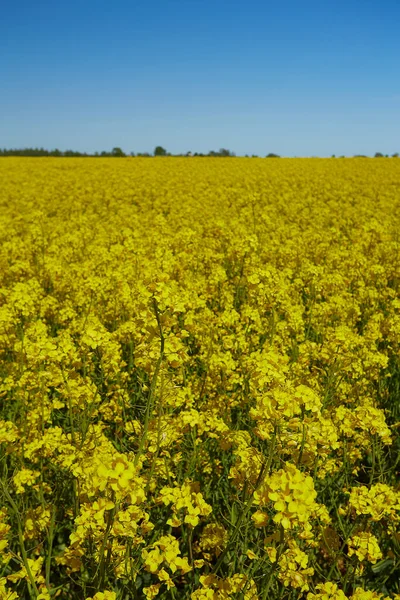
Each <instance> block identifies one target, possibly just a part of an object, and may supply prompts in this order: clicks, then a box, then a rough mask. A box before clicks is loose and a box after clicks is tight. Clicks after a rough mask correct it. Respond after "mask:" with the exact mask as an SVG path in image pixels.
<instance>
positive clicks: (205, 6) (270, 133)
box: [0, 0, 400, 156]
mask: <svg viewBox="0 0 400 600" xmlns="http://www.w3.org/2000/svg"><path fill="white" fill-rule="evenodd" d="M399 31H400V1H399V0H381V1H379V0H327V1H325V0H280V1H276V0H275V1H274V2H270V1H268V0H247V2H244V1H243V0H241V1H237V0H154V1H150V0H147V1H144V0H140V1H138V0H127V1H125V0H114V1H107V2H104V1H103V0H80V1H76V0H68V2H66V1H64V0H52V1H51V2H50V1H49V0H37V1H32V0H29V1H28V0H2V2H1V9H0V147H24V146H44V147H46V148H55V147H58V148H60V149H61V150H65V149H68V148H72V149H77V150H87V151H95V150H98V151H100V150H104V149H106V150H107V149H111V148H112V147H114V146H120V147H122V148H123V150H125V151H126V152H130V151H135V152H137V151H150V152H151V151H152V150H153V148H154V146H155V145H158V144H160V145H162V146H164V147H166V148H167V150H169V151H171V152H186V151H188V150H192V151H195V150H197V151H200V152H207V151H209V150H211V149H215V150H217V149H219V148H220V147H225V148H229V149H231V150H233V151H235V152H236V153H237V154H245V153H256V154H260V155H265V154H266V153H268V152H277V153H279V154H282V155H289V156H294V155H297V156H309V155H320V156H329V155H331V154H346V155H349V154H350V155H351V154H355V153H365V154H373V153H375V152H376V151H379V152H383V153H389V154H392V153H393V152H395V151H399V152H400V34H399Z"/></svg>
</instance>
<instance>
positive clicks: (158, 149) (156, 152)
mask: <svg viewBox="0 0 400 600" xmlns="http://www.w3.org/2000/svg"><path fill="white" fill-rule="evenodd" d="M154 156H167V151H166V149H165V148H163V147H162V146H156V147H155V148H154Z"/></svg>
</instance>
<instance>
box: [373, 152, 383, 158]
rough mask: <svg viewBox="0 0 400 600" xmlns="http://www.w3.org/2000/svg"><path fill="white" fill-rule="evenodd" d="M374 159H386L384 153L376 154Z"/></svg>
mask: <svg viewBox="0 0 400 600" xmlns="http://www.w3.org/2000/svg"><path fill="white" fill-rule="evenodd" d="M374 158H384V156H383V154H382V152H375V156H374Z"/></svg>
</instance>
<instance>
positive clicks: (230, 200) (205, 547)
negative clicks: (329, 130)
mask: <svg viewBox="0 0 400 600" xmlns="http://www.w3.org/2000/svg"><path fill="white" fill-rule="evenodd" d="M0 180H1V187H0V239H1V249H0V449H1V457H0V458H1V461H0V500H1V505H0V507H1V508H0V557H1V562H0V600H17V599H19V598H20V599H30V598H32V599H36V600H49V599H52V598H59V599H61V600H64V599H65V600H128V599H142V598H143V599H146V598H147V599H151V598H155V597H157V598H159V599H160V600H163V599H169V598H171V599H181V598H182V599H186V598H187V599H191V600H228V599H235V600H239V599H242V600H256V599H258V600H267V599H271V598H272V599H273V600H294V599H298V598H299V599H300V598H304V599H306V600H346V599H350V600H375V599H383V598H392V599H397V600H399V598H400V583H399V580H400V530H399V520H400V484H399V474H400V458H399V456H400V442H399V431H400V355H399V344H400V297H399V283H400V160H396V159H386V160H385V159H382V160H374V159H344V160H338V159H337V160H334V159H279V160H265V159H244V158H243V159H242V158H231V159H207V158H205V159H201V158H193V159H190V158H187V159H185V158H182V159H180V158H165V159H151V160H150V159H140V158H134V159H130V158H127V159H89V158H87V159H51V158H45V159H28V158H25V159H23V158H4V159H2V160H1V162H0Z"/></svg>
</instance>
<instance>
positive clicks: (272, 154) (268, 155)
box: [265, 152, 280, 158]
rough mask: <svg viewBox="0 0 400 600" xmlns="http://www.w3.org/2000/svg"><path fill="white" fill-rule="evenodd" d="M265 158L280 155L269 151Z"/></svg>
mask: <svg viewBox="0 0 400 600" xmlns="http://www.w3.org/2000/svg"><path fill="white" fill-rule="evenodd" d="M265 158H280V156H279V154H274V153H273V152H270V153H269V154H267V156H266V157H265Z"/></svg>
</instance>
